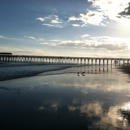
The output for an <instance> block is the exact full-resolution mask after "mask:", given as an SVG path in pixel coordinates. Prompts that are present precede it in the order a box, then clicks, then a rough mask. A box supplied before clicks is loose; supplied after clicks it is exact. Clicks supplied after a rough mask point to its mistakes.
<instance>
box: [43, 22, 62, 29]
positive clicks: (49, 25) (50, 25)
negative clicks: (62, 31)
mask: <svg viewBox="0 0 130 130" xmlns="http://www.w3.org/2000/svg"><path fill="white" fill-rule="evenodd" d="M42 25H44V26H48V27H57V28H62V26H59V25H54V24H46V23H44V24H42Z"/></svg>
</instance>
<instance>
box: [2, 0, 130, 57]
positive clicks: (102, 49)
mask: <svg viewBox="0 0 130 130" xmlns="http://www.w3.org/2000/svg"><path fill="white" fill-rule="evenodd" d="M129 2H130V1H129V0H118V1H117V0H22V1H21V0H11V1H9V0H6V1H5V0H1V1H0V16H1V18H0V50H1V52H12V53H13V54H22V55H23V54H25V55H55V56H85V57H87V56H96V57H97V56H98V57H129V55H130V44H129V43H130V29H129V28H130V24H129V23H130V19H129V18H130V4H129Z"/></svg>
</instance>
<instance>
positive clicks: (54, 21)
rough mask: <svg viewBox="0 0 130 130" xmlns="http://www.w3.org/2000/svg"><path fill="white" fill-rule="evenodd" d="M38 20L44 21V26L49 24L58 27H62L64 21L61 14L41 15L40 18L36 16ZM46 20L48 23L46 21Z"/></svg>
mask: <svg viewBox="0 0 130 130" xmlns="http://www.w3.org/2000/svg"><path fill="white" fill-rule="evenodd" d="M36 20H39V21H41V22H44V23H43V24H42V25H44V26H48V27H58V28H61V27H62V25H61V24H62V22H63V20H61V19H59V16H58V15H54V14H52V15H48V16H46V17H43V18H42V17H39V18H36ZM45 22H46V23H45Z"/></svg>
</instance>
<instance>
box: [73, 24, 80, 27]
mask: <svg viewBox="0 0 130 130" xmlns="http://www.w3.org/2000/svg"><path fill="white" fill-rule="evenodd" d="M72 26H74V27H79V26H80V25H79V24H72Z"/></svg>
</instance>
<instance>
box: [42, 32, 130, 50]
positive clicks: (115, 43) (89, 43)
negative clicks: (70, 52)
mask: <svg viewBox="0 0 130 130" xmlns="http://www.w3.org/2000/svg"><path fill="white" fill-rule="evenodd" d="M88 36H89V35H88V34H85V35H83V36H81V37H87V40H76V41H71V40H66V41H62V40H59V41H58V40H56V41H53V40H51V41H49V42H46V43H42V44H48V45H52V46H64V47H70V48H80V49H99V50H107V51H111V52H114V51H123V50H127V49H128V48H129V42H130V39H128V38H118V37H115V38H114V37H108V36H103V37H88Z"/></svg>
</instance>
